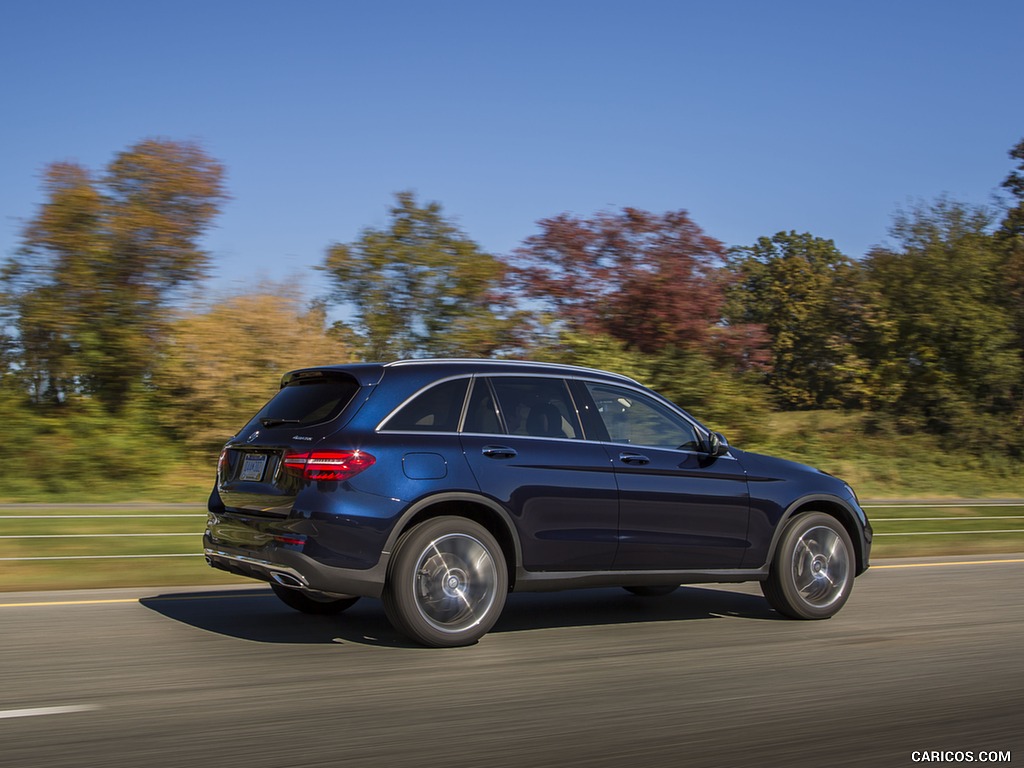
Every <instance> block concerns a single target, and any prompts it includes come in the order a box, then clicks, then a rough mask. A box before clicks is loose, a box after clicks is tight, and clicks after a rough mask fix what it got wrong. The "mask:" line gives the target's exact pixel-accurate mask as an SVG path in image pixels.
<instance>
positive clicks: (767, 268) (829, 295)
mask: <svg viewBox="0 0 1024 768" xmlns="http://www.w3.org/2000/svg"><path fill="white" fill-rule="evenodd" d="M728 268H729V270H730V272H731V273H732V274H733V275H734V277H735V282H734V283H733V284H732V285H731V286H730V288H729V290H728V297H729V301H728V305H727V312H726V314H727V316H728V318H729V320H730V321H731V322H739V323H756V324H759V325H761V326H763V327H764V328H765V329H766V331H767V333H768V337H769V339H770V342H769V343H770V346H771V354H772V369H771V371H770V372H769V373H768V374H767V383H768V385H769V387H770V388H771V390H772V392H773V393H774V396H775V398H776V399H777V401H778V402H779V403H780V404H782V405H783V406H785V407H787V408H822V407H835V406H840V405H849V404H851V403H854V402H859V401H861V400H863V399H864V398H865V396H866V395H867V392H866V390H867V389H868V388H869V386H870V385H869V383H868V381H867V380H868V379H869V378H870V372H869V371H868V366H867V365H866V363H865V361H864V360H863V359H862V358H861V357H860V356H859V354H858V352H857V345H858V342H859V340H860V338H861V336H862V335H863V334H865V333H867V330H866V329H865V327H864V326H865V324H866V322H867V321H868V320H869V317H868V316H867V315H866V314H865V309H864V306H863V301H862V291H863V288H862V276H861V272H860V270H859V268H858V266H857V264H856V263H855V262H854V261H852V260H851V259H849V258H848V257H847V256H845V255H843V254H842V253H841V252H840V251H839V249H837V248H836V246H835V244H834V243H833V242H832V241H831V240H825V239H822V238H820V237H814V236H812V235H811V234H809V233H803V234H798V233H796V232H779V233H778V234H776V235H774V236H773V237H761V238H759V239H758V241H757V242H756V243H755V244H754V245H752V246H749V247H737V248H733V249H731V250H730V253H729V261H728Z"/></svg>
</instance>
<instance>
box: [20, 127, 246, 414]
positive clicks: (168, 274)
mask: <svg viewBox="0 0 1024 768" xmlns="http://www.w3.org/2000/svg"><path fill="white" fill-rule="evenodd" d="M223 173H224V172H223V168H222V167H221V166H220V165H219V164H218V163H216V162H215V161H213V160H212V159H210V158H209V157H208V156H207V155H206V154H205V153H204V152H203V151H202V149H200V148H199V147H198V146H197V145H195V144H192V143H187V142H175V141H171V140H165V139H146V140H144V141H141V142H139V143H138V144H136V145H134V146H133V147H130V148H129V149H127V150H125V151H124V152H121V153H119V154H118V155H117V156H116V157H115V158H114V160H113V161H112V162H111V163H110V165H109V166H108V167H107V169H106V171H105V172H104V173H103V174H102V175H101V176H98V177H97V176H95V175H94V174H92V173H91V172H90V171H88V170H87V169H85V168H83V167H81V166H79V165H77V164H74V163H55V164H53V165H51V166H50V167H49V168H47V170H46V172H45V175H44V185H43V186H44V191H45V193H46V202H44V203H43V205H42V206H41V207H40V210H39V212H38V213H37V214H36V216H35V217H34V218H33V219H32V220H31V221H30V222H29V223H28V225H27V226H26V227H25V230H24V233H23V237H22V246H21V248H20V250H19V252H18V253H17V255H16V256H15V257H14V258H12V259H11V260H9V261H8V262H7V264H6V265H5V266H4V270H3V278H4V283H5V284H6V286H7V288H6V291H5V292H6V294H7V295H8V299H9V302H8V303H9V306H10V307H13V311H14V312H15V314H16V316H17V319H16V323H15V324H16V328H17V339H18V344H19V346H20V357H21V361H20V362H21V369H22V375H23V377H24V378H25V379H26V386H27V388H28V389H29V391H30V393H31V394H32V396H33V398H34V400H35V401H36V402H42V401H48V402H52V403H59V402H62V401H63V400H64V399H66V397H67V396H68V395H69V394H70V393H72V392H81V393H84V394H88V395H94V396H96V397H97V398H98V399H99V400H100V401H101V402H102V403H103V404H104V405H105V406H106V407H107V408H108V409H110V410H117V409H119V408H120V407H121V406H122V405H123V404H124V403H125V402H126V401H127V399H128V397H129V394H130V392H131V391H132V390H133V388H137V387H139V386H140V385H141V383H142V382H143V380H144V378H145V377H146V375H147V374H148V372H149V370H150V367H151V365H152V362H153V359H154V354H155V350H156V348H157V345H158V342H159V340H160V336H161V333H162V330H163V323H164V319H165V315H166V311H167V307H168V304H169V303H170V301H171V300H172V299H173V298H174V297H175V296H176V295H177V292H178V291H179V289H180V288H182V287H183V286H186V285H188V284H191V283H194V282H196V281H198V280H199V279H200V278H201V277H203V275H205V273H206V267H207V264H208V261H209V256H208V254H207V253H206V252H205V251H203V250H202V249H201V248H200V247H199V244H198V243H199V240H200V238H201V237H202V235H203V233H204V232H205V231H206V230H207V229H208V228H209V226H210V224H211V222H212V220H213V218H214V217H215V215H216V214H217V212H218V210H219V207H220V205H221V203H222V202H223V201H224V200H225V199H226V195H225V192H224V189H223Z"/></svg>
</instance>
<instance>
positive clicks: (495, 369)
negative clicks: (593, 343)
mask: <svg viewBox="0 0 1024 768" xmlns="http://www.w3.org/2000/svg"><path fill="white" fill-rule="evenodd" d="M402 369H412V370H415V371H416V373H417V374H419V375H424V374H426V375H427V376H430V375H437V376H445V375H454V374H473V373H518V374H533V375H538V374H547V375H549V376H551V375H557V376H570V377H580V378H595V379H604V380H606V381H612V382H616V381H617V382H620V383H629V384H638V382H637V381H635V380H634V379H631V378H629V377H628V376H623V375H622V374H618V373H611V372H609V371H602V370H599V369H597V368H586V367H583V366H578V365H564V364H561V363H542V362H535V361H530V360H489V359H483V358H418V359H409V360H395V361H393V362H390V363H353V364H346V365H322V366H313V367H310V368H302V369H300V370H296V371H290V372H289V373H287V374H285V376H284V378H283V379H282V386H283V385H284V384H285V383H286V382H287V381H290V380H291V379H292V378H295V376H296V375H297V374H300V373H303V372H307V371H339V372H343V373H347V374H349V375H350V376H352V377H353V378H355V379H356V380H357V381H358V382H359V383H360V384H361V385H362V386H372V385H374V384H377V383H378V382H379V381H380V380H381V378H382V377H383V375H384V373H385V371H388V370H392V371H394V370H402Z"/></svg>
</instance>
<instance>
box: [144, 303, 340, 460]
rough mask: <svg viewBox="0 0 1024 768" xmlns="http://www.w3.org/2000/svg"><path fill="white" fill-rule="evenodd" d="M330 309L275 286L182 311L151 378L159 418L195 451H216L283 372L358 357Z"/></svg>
mask: <svg viewBox="0 0 1024 768" xmlns="http://www.w3.org/2000/svg"><path fill="white" fill-rule="evenodd" d="M351 359H352V352H351V350H350V349H349V347H348V346H347V345H346V344H345V343H344V342H343V341H342V340H341V339H339V338H337V337H336V336H333V335H331V334H329V333H328V332H327V330H326V319H325V313H324V310H323V308H322V307H319V306H314V307H312V308H307V309H303V307H302V306H301V303H300V301H299V299H298V297H297V296H295V295H293V294H290V293H289V292H288V291H286V290H285V289H283V288H280V287H274V286H268V287H266V288H263V289H261V290H260V291H259V292H258V293H252V294H247V295H242V296H233V297H230V298H228V299H225V300H222V301H218V302H217V303H216V304H215V305H214V306H212V307H210V308H208V309H202V310H197V309H192V310H190V311H182V312H179V313H178V315H177V316H176V317H175V318H174V319H173V320H172V321H171V322H170V323H169V325H168V328H167V338H166V343H165V344H164V345H163V346H162V347H161V350H160V357H159V359H158V360H157V363H156V365H155V366H154V370H153V374H152V377H151V388H152V397H153V403H154V406H155V413H156V420H157V422H158V423H159V424H160V425H161V426H162V427H163V428H164V429H165V430H166V431H167V432H168V433H169V434H170V435H171V436H173V437H174V438H175V439H176V440H178V441H181V442H182V443H184V445H185V446H186V447H188V448H190V449H192V450H197V451H204V450H205V451H212V450H216V449H218V448H219V447H220V446H221V445H222V444H223V443H224V441H225V440H226V439H227V438H228V437H229V436H230V435H232V434H233V433H234V432H235V431H237V430H238V429H239V428H241V427H242V426H243V425H244V424H245V422H246V420H247V419H248V418H249V417H251V416H252V414H254V413H255V412H256V411H258V410H259V409H260V407H261V406H262V405H263V404H264V403H265V402H266V401H267V400H269V399H270V397H271V396H272V395H273V394H274V393H275V392H276V391H277V389H278V387H279V386H280V382H281V375H282V374H284V373H286V372H287V371H289V370H293V369H295V368H303V367H306V366H311V365H325V364H330V365H337V364H340V363H346V362H349V361H351Z"/></svg>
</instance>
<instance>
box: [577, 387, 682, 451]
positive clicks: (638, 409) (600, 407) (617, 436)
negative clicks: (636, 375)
mask: <svg viewBox="0 0 1024 768" xmlns="http://www.w3.org/2000/svg"><path fill="white" fill-rule="evenodd" d="M587 389H588V390H589V391H590V396H591V397H592V398H593V399H594V403H595V405H596V406H597V412H598V414H600V416H601V420H602V421H603V422H604V425H605V428H606V429H607V430H608V435H609V437H610V439H611V441H612V442H613V443H628V444H629V445H646V446H650V447H653V448H672V449H678V450H686V451H696V450H699V449H700V441H699V438H698V435H697V430H696V429H695V428H694V426H693V425H692V424H690V422H688V421H687V420H686V419H684V418H682V417H681V416H679V415H678V414H676V413H673V412H672V411H671V410H669V409H668V408H666V407H665V406H664V405H662V404H661V403H659V402H657V401H656V400H653V399H651V398H649V397H646V396H644V395H641V394H639V393H637V392H635V391H634V390H631V389H625V388H623V387H615V386H611V385H607V384H595V383H588V384H587Z"/></svg>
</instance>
